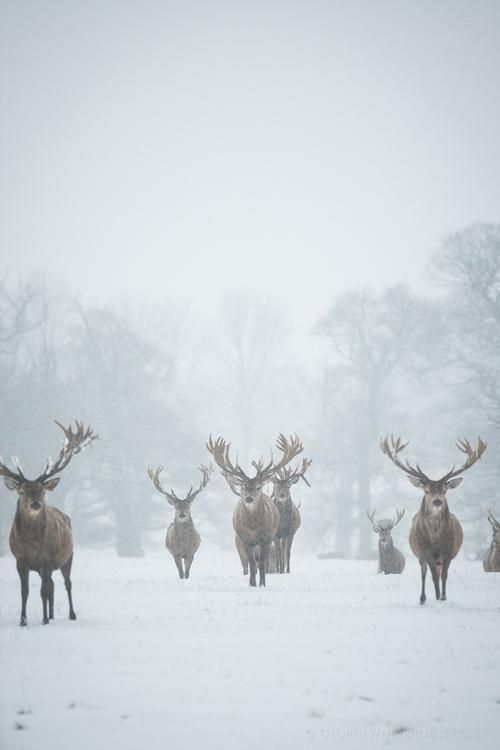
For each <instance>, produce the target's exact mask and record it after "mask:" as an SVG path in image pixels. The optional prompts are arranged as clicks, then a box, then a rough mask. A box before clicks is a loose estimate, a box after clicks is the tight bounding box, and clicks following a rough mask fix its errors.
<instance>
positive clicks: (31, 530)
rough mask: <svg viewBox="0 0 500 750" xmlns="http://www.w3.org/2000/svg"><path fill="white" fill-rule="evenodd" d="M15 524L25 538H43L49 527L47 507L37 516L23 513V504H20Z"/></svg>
mask: <svg viewBox="0 0 500 750" xmlns="http://www.w3.org/2000/svg"><path fill="white" fill-rule="evenodd" d="M15 524H16V528H17V530H18V532H19V534H20V535H21V536H22V537H24V538H32V539H36V538H38V537H41V536H43V534H44V533H45V527H46V526H47V508H46V506H45V505H44V506H43V507H42V508H41V510H40V511H39V513H37V514H36V515H32V514H30V513H26V512H23V510H22V509H21V504H20V503H18V504H17V511H16V518H15Z"/></svg>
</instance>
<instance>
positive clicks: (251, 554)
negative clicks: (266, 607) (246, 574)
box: [245, 544, 262, 586]
mask: <svg viewBox="0 0 500 750" xmlns="http://www.w3.org/2000/svg"><path fill="white" fill-rule="evenodd" d="M245 550H246V553H247V557H248V564H249V566H250V581H249V583H250V586H256V585H257V581H256V579H255V577H256V575H257V563H256V562H255V547H252V546H251V545H250V544H249V545H245ZM261 554H262V553H261Z"/></svg>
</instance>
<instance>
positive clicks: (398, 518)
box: [366, 508, 405, 532]
mask: <svg viewBox="0 0 500 750" xmlns="http://www.w3.org/2000/svg"><path fill="white" fill-rule="evenodd" d="M375 512H376V511H373V512H372V513H368V511H366V515H367V516H368V520H369V521H370V523H371V526H372V529H373V530H374V531H376V532H379V531H390V530H391V529H393V528H394V527H395V526H396V524H398V523H399V522H400V521H401V519H402V518H403V516H404V514H405V511H404V508H403V510H396V518H393V519H392V521H389V523H386V524H384V525H383V526H380V524H378V523H375V521H374V520H373V519H374V518H375Z"/></svg>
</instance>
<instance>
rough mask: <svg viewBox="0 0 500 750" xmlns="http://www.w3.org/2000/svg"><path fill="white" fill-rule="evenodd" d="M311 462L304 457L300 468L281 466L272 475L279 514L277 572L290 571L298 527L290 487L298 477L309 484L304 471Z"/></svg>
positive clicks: (297, 511)
mask: <svg viewBox="0 0 500 750" xmlns="http://www.w3.org/2000/svg"><path fill="white" fill-rule="evenodd" d="M311 463H312V459H310V458H304V459H303V461H302V468H301V469H300V470H299V469H298V468H297V469H294V470H292V469H289V468H283V469H280V470H278V471H277V472H276V474H275V475H274V476H273V478H272V481H273V486H274V489H273V495H272V500H273V502H274V504H275V505H276V507H277V509H278V512H279V514H280V522H279V524H278V529H277V531H276V547H277V552H278V573H285V571H286V572H287V573H289V572H290V552H291V549H292V543H293V537H294V536H295V534H296V532H297V530H298V529H299V527H300V512H299V509H298V506H297V505H295V504H294V503H293V502H292V497H291V495H290V489H291V487H292V485H293V484H296V483H297V482H298V481H299V479H303V480H304V482H305V483H306V484H307V486H308V487H310V486H311V485H310V484H309V482H308V481H307V479H306V478H305V476H304V475H305V473H306V471H307V469H308V468H309V466H310V465H311Z"/></svg>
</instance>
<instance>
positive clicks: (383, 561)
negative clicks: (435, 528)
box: [366, 510, 406, 575]
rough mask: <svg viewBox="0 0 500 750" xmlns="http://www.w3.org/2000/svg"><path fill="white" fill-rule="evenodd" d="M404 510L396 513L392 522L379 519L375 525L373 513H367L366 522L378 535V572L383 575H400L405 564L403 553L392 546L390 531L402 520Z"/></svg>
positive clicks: (386, 519) (387, 519) (388, 519)
mask: <svg viewBox="0 0 500 750" xmlns="http://www.w3.org/2000/svg"><path fill="white" fill-rule="evenodd" d="M404 514H405V512H404V510H397V511H396V518H393V519H392V521H391V519H390V518H380V519H379V520H378V521H377V522H376V523H375V511H373V512H372V513H368V511H366V515H367V516H368V520H369V521H370V525H371V527H372V529H373V531H374V532H375V533H376V534H378V572H379V573H384V574H385V575H387V574H388V573H402V572H403V570H404V567H405V564H406V560H405V556H404V555H403V553H402V552H401V551H400V550H399V549H398V548H397V547H395V546H394V542H393V539H392V533H391V532H392V530H393V528H394V527H395V526H396V524H398V523H399V522H400V521H401V519H402V518H403V516H404Z"/></svg>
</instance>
